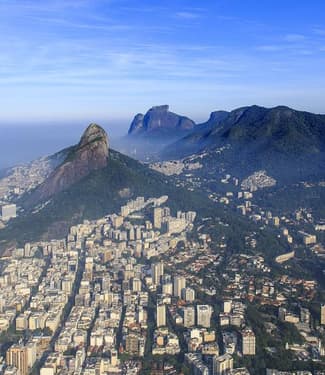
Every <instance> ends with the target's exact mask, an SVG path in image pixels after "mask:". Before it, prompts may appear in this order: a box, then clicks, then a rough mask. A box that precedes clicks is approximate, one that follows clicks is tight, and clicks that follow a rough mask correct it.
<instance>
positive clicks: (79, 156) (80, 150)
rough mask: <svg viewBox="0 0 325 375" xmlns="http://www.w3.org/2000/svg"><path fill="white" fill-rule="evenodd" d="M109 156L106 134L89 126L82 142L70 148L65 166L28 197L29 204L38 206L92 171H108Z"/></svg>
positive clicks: (58, 168) (92, 125)
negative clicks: (106, 169)
mask: <svg viewBox="0 0 325 375" xmlns="http://www.w3.org/2000/svg"><path fill="white" fill-rule="evenodd" d="M108 155H109V151H108V137H107V134H106V132H105V130H104V129H103V128H102V127H100V126H99V125H97V124H90V125H89V126H88V127H87V129H86V130H85V132H84V133H83V135H82V136H81V139H80V142H79V143H78V144H77V145H76V146H73V147H71V148H70V150H69V152H68V154H67V157H66V158H65V160H64V161H63V163H62V164H61V165H59V166H58V167H57V168H56V169H55V170H54V171H53V172H52V173H51V175H50V176H49V177H48V178H47V179H46V180H45V181H44V182H43V183H42V184H41V185H40V186H39V187H38V188H36V190H34V191H33V193H32V194H31V195H30V196H29V197H28V199H27V204H29V205H35V204H37V203H38V202H41V201H45V200H47V199H49V198H50V197H51V196H53V195H55V194H57V193H59V192H60V191H63V190H66V189H67V188H69V187H70V186H71V185H73V184H75V183H76V182H78V181H80V180H81V179H82V178H84V177H86V176H88V175H89V174H90V173H91V172H92V171H94V170H98V169H101V168H105V167H106V166H107V164H108Z"/></svg>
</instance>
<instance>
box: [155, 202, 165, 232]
mask: <svg viewBox="0 0 325 375" xmlns="http://www.w3.org/2000/svg"><path fill="white" fill-rule="evenodd" d="M162 217H163V210H162V208H160V207H156V208H154V210H153V226H154V227H155V228H156V229H160V228H161V222H162Z"/></svg>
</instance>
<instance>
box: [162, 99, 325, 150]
mask: <svg viewBox="0 0 325 375" xmlns="http://www.w3.org/2000/svg"><path fill="white" fill-rule="evenodd" d="M259 141H261V146H263V148H264V147H265V146H266V147H267V148H272V147H274V148H275V149H276V150H277V151H279V152H284V153H288V152H289V153H290V152H294V153H299V152H308V153H309V152H312V153H314V152H321V151H323V150H324V149H325V115H315V114H312V113H309V112H302V111H296V110H293V109H291V108H288V107H285V106H278V107H275V108H270V109H269V108H264V107H259V106H255V105H254V106H250V107H243V108H239V109H235V110H233V111H231V112H222V111H221V112H212V114H211V116H210V119H209V120H208V121H207V122H206V123H204V124H201V125H198V126H197V127H196V129H195V131H194V132H191V133H190V134H188V135H187V136H185V137H184V138H182V139H181V140H179V141H177V142H176V143H175V145H171V146H169V147H170V150H172V148H173V147H174V146H175V148H177V149H178V152H180V153H182V152H184V153H185V154H186V153H187V151H186V150H185V147H184V146H186V145H193V146H194V152H195V151H198V149H200V148H201V149H202V148H204V147H213V146H216V145H218V144H222V143H224V142H238V143H241V144H245V143H246V144H247V145H248V144H253V143H254V142H259ZM179 147H181V149H179Z"/></svg>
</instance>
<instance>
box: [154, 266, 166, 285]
mask: <svg viewBox="0 0 325 375" xmlns="http://www.w3.org/2000/svg"><path fill="white" fill-rule="evenodd" d="M163 274H164V263H163V262H159V263H154V264H153V265H152V266H151V276H152V282H153V284H154V285H159V284H160V280H161V276H163Z"/></svg>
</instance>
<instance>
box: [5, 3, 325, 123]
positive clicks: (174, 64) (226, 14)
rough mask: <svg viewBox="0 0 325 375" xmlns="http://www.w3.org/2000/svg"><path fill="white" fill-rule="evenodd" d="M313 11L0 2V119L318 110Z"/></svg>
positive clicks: (320, 58) (324, 44)
mask: <svg viewBox="0 0 325 375" xmlns="http://www.w3.org/2000/svg"><path fill="white" fill-rule="evenodd" d="M324 18H325V2H324V1H323V0H310V1H305V0H299V1H297V0H295V1H292V0H281V1H280V0H272V1H267V0H258V1H257V0H245V1H244V0H220V1H219V0H214V1H212V0H195V1H194V0H160V1H156V0H136V1H135V0H116V1H114V0H38V1H36V0H34V1H31V0H0V35H1V36H0V51H1V53H0V95H1V112H0V124H9V123H13V122H15V123H42V122H44V123H48V122H55V121H57V122H60V121H61V122H62V121H71V122H79V121H80V122H85V123H88V122H90V121H97V122H104V123H116V124H120V122H119V121H121V123H123V121H125V122H126V123H127V122H128V121H129V120H131V118H132V117H133V115H134V114H135V113H137V112H143V111H146V110H147V109H148V108H149V107H151V106H152V105H157V104H170V106H171V109H172V110H173V111H175V112H178V113H182V114H186V115H188V116H190V117H192V118H193V119H194V120H197V121H200V120H204V119H206V118H207V117H208V114H209V113H210V112H211V111H212V110H216V109H228V110H229V109H233V108H235V107H238V106H243V105H250V104H259V105H265V106H275V105H278V104H285V105H289V106H292V107H294V108H297V109H304V110H309V111H313V112H321V113H325V101H324V98H325V74H324V73H325V22H324V21H325V19H324ZM116 126H117V125H116Z"/></svg>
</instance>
